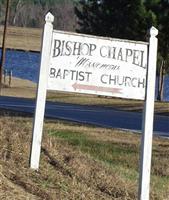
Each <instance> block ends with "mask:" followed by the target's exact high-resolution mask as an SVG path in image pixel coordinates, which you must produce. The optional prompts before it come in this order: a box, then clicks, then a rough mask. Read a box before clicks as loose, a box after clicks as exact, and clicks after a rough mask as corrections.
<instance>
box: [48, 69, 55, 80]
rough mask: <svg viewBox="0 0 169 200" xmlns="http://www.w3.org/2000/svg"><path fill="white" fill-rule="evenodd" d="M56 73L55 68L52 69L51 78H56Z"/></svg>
mask: <svg viewBox="0 0 169 200" xmlns="http://www.w3.org/2000/svg"><path fill="white" fill-rule="evenodd" d="M55 73H56V69H55V68H50V75H49V76H50V77H51V78H55Z"/></svg>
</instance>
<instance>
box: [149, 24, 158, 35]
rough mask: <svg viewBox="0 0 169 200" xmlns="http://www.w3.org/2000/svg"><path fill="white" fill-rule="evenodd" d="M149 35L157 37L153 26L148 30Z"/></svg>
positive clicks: (156, 31)
mask: <svg viewBox="0 0 169 200" xmlns="http://www.w3.org/2000/svg"><path fill="white" fill-rule="evenodd" d="M150 35H151V36H157V35H158V29H156V28H155V27H154V26H152V27H151V28H150Z"/></svg>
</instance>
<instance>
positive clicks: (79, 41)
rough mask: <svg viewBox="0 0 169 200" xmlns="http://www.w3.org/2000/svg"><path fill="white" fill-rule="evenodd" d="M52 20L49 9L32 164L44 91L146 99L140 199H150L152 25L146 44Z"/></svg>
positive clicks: (36, 163)
mask: <svg viewBox="0 0 169 200" xmlns="http://www.w3.org/2000/svg"><path fill="white" fill-rule="evenodd" d="M53 21H54V17H53V15H52V14H51V13H48V14H47V15H46V24H45V26H44V33H43V41H42V51H41V64H40V72H39V82H38V90H37V99H36V109H35V117H34V126H33V139H32V148H31V158H30V167H31V168H32V169H35V170H38V168H39V160H40V151H41V141H42V130H43V119H44V111H45V102H46V92H47V90H58V91H66V92H78V93H87V94H97V95H105V96H113V97H121V98H129V99H141V100H145V108H144V112H143V130H142V143H141V145H142V147H141V159H140V178H139V180H140V181H139V192H138V194H139V197H138V199H139V200H148V199H149V185H150V171H151V154H152V135H153V116H154V96H155V77H156V59H157V38H156V36H157V34H158V30H157V29H156V28H154V27H152V28H151V29H150V38H149V43H145V42H137V41H128V40H121V39H111V38H101V37H94V36H88V35H81V34H80V35H79V34H75V33H66V32H60V31H55V30H53V25H52V22H53ZM124 31H125V30H124Z"/></svg>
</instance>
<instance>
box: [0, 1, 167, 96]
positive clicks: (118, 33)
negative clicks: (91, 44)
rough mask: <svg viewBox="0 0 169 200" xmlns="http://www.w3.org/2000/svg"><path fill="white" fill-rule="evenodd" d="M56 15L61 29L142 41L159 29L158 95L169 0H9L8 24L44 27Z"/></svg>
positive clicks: (1, 4)
mask: <svg viewBox="0 0 169 200" xmlns="http://www.w3.org/2000/svg"><path fill="white" fill-rule="evenodd" d="M5 6H6V0H0V24H1V25H2V24H4V16H5ZM48 11H50V12H51V13H52V14H53V15H54V16H55V21H54V27H55V29H58V30H65V31H77V32H80V33H86V34H93V35H98V36H107V37H114V38H122V39H132V40H143V41H145V40H146V39H147V37H148V34H147V30H148V29H149V28H150V27H151V26H155V27H156V28H157V29H158V30H159V35H158V39H159V45H158V50H159V51H158V70H157V74H158V75H160V80H161V81H159V95H158V98H159V99H161V98H162V90H163V76H164V74H166V73H169V34H168V32H169V0H116V1H114V0H112V1H110V0H10V17H9V25H13V26H21V27H36V28H42V27H43V24H44V16H45V14H46V13H47V12H48Z"/></svg>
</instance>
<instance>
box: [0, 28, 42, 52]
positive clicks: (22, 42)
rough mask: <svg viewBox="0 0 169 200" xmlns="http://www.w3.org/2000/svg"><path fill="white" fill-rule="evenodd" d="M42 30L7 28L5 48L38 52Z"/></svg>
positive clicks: (0, 44) (0, 32) (1, 31)
mask: <svg viewBox="0 0 169 200" xmlns="http://www.w3.org/2000/svg"><path fill="white" fill-rule="evenodd" d="M41 36H42V29H37V28H22V27H8V28H7V37H6V48H10V49H19V50H25V51H40V48H41ZM2 37H3V26H0V46H2Z"/></svg>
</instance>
